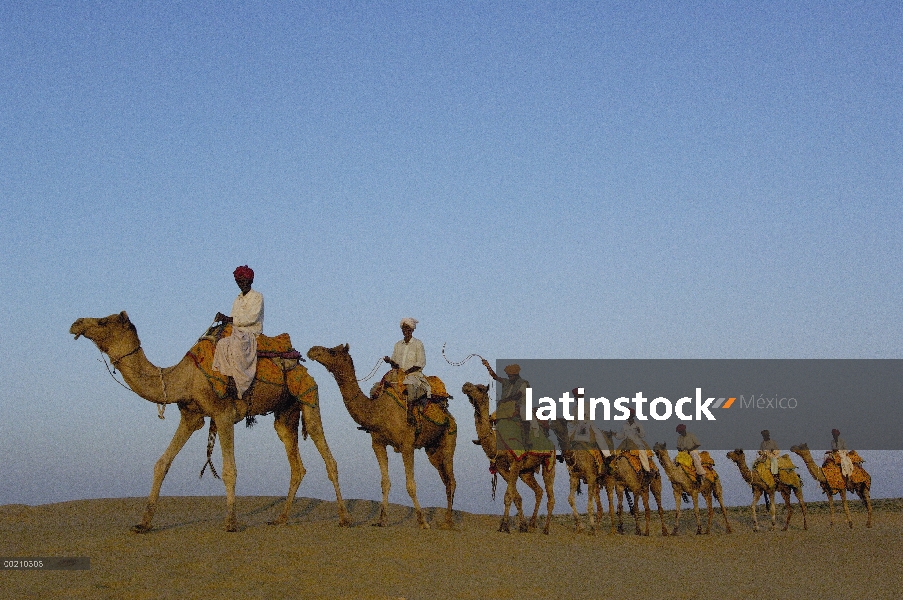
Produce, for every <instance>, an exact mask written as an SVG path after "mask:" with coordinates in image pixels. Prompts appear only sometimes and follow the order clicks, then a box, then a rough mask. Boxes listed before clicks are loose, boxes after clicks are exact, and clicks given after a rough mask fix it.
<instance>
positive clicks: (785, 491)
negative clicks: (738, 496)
mask: <svg viewBox="0 0 903 600" xmlns="http://www.w3.org/2000/svg"><path fill="white" fill-rule="evenodd" d="M727 457H728V458H729V459H731V460H732V461H734V463H736V465H737V467H738V468H739V469H740V475H741V476H742V477H743V479H744V480H745V481H746V483H748V484H749V485H750V486H751V487H752V492H753V501H752V516H753V531H759V521H758V520H757V518H756V504H758V502H759V497H760V496H761V495H762V494H765V505H766V506H767V507H770V510H771V529H772V531H774V528H775V526H776V524H777V520H776V516H775V504H774V494H775V491H778V492H780V494H781V496H782V497H783V498H784V506H785V507H786V508H787V521H786V522H785V523H784V527H783V529H782V531H787V529H788V528H789V527H790V517H792V516H793V505H792V504H791V503H790V493H791V492H793V493H794V494H796V499H797V500H798V501H799V503H800V509H801V510H802V511H803V529H809V525H808V523H807V522H806V502H805V501H804V500H803V489H802V487H797V486H792V487H791V486H789V485H787V484H785V483H783V482H782V481H780V479H778V478H777V477H775V485H768V484H767V483H766V482H765V481H763V480H762V477H761V476H760V475H759V474H758V473H757V472H756V471H755V470H754V469H753V470H750V468H749V467H748V466H747V464H746V455H745V454H744V453H743V450H742V449H740V448H737V449H736V450H731V451H730V452H728V453H727ZM800 483H802V482H800Z"/></svg>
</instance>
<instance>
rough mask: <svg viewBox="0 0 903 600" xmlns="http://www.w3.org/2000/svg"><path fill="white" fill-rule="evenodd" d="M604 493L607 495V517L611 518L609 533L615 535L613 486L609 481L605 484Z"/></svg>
mask: <svg viewBox="0 0 903 600" xmlns="http://www.w3.org/2000/svg"><path fill="white" fill-rule="evenodd" d="M605 493H606V494H607V495H608V516H609V517H610V518H611V533H615V531H617V530H616V529H615V506H614V504H615V503H614V500H615V499H614V486H613V485H612V484H611V482H610V481H606V482H605Z"/></svg>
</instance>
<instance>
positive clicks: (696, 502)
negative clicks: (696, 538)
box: [692, 491, 711, 535]
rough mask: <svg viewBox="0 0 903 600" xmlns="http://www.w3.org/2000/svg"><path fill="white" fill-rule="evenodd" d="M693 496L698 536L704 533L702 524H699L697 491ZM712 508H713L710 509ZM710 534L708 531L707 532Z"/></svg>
mask: <svg viewBox="0 0 903 600" xmlns="http://www.w3.org/2000/svg"><path fill="white" fill-rule="evenodd" d="M692 494H693V516H695V517H696V535H700V534H701V533H702V523H700V522H699V494H698V493H697V492H696V491H693V492H692ZM709 508H711V506H710V507H709ZM706 533H708V531H707V532H706Z"/></svg>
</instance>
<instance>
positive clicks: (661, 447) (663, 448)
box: [652, 442, 668, 452]
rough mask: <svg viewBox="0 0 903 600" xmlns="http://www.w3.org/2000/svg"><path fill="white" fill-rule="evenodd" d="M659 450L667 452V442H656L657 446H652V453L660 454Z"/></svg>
mask: <svg viewBox="0 0 903 600" xmlns="http://www.w3.org/2000/svg"><path fill="white" fill-rule="evenodd" d="M659 450H661V451H662V452H667V450H668V444H666V443H665V442H655V444H654V445H653V446H652V451H653V452H658V451H659Z"/></svg>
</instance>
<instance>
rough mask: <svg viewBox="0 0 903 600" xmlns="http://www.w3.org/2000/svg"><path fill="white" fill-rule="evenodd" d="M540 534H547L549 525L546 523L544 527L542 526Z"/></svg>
mask: <svg viewBox="0 0 903 600" xmlns="http://www.w3.org/2000/svg"><path fill="white" fill-rule="evenodd" d="M542 534H543V535H549V526H548V525H546V526H545V527H543V528H542Z"/></svg>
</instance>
